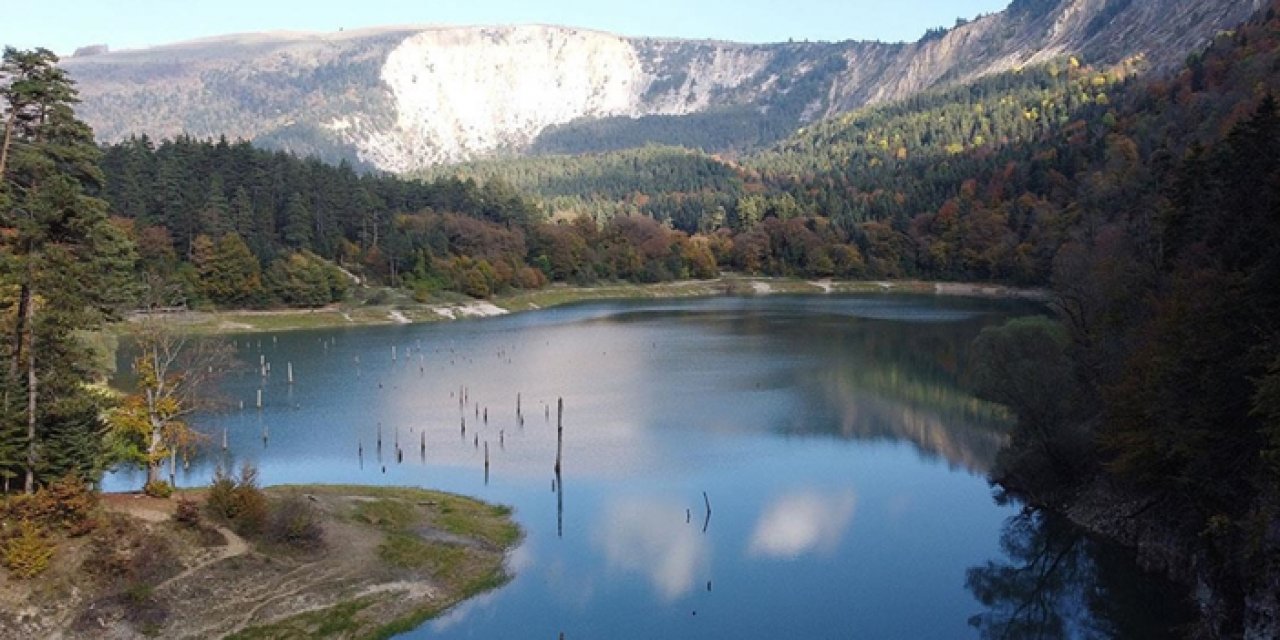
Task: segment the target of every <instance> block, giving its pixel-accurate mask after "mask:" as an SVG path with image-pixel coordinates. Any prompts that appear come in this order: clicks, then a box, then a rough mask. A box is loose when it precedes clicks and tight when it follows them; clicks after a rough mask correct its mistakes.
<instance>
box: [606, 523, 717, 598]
mask: <svg viewBox="0 0 1280 640" xmlns="http://www.w3.org/2000/svg"><path fill="white" fill-rule="evenodd" d="M594 542H595V544H596V545H597V546H598V547H599V549H600V550H601V552H602V553H603V554H604V557H605V560H606V561H607V563H608V567H609V569H610V570H611V571H622V572H626V573H635V574H640V575H643V576H644V577H645V578H646V579H647V580H648V581H649V584H650V585H651V586H652V588H653V591H654V593H655V594H656V595H658V596H659V597H660V598H661V599H662V600H663V601H666V602H671V601H674V600H676V599H678V598H680V597H681V596H683V595H685V594H687V593H689V592H691V591H693V589H694V587H695V586H696V585H697V584H699V583H702V582H705V581H706V576H707V575H708V574H709V570H710V567H711V545H710V543H709V542H708V541H707V537H706V536H705V535H703V533H702V532H701V530H700V529H698V528H697V527H696V526H695V525H694V524H693V523H686V518H685V507H684V505H681V504H678V503H673V502H662V501H657V500H653V499H648V498H641V499H624V500H620V501H618V502H615V503H613V504H611V505H609V506H608V507H606V508H605V510H604V512H603V513H602V514H601V518H600V522H599V523H598V524H597V529H596V535H595V538H594Z"/></svg>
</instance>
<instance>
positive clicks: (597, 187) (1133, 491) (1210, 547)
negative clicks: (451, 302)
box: [0, 2, 1280, 636]
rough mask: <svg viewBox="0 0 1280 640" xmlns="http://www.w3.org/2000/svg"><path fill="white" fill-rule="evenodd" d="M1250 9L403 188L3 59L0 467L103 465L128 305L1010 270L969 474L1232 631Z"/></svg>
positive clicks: (1262, 280) (1277, 147)
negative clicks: (1034, 288) (990, 435)
mask: <svg viewBox="0 0 1280 640" xmlns="http://www.w3.org/2000/svg"><path fill="white" fill-rule="evenodd" d="M1278 8H1280V2H1273V3H1272V4H1271V6H1270V7H1269V8H1268V9H1267V10H1265V11H1264V13H1262V14H1261V15H1259V16H1257V17H1256V18H1255V19H1254V20H1253V21H1251V22H1249V23H1247V24H1245V25H1242V26H1241V27H1240V28H1238V29H1236V30H1233V31H1231V32H1227V33H1223V34H1221V35H1220V36H1219V37H1217V38H1216V39H1215V40H1214V41H1213V43H1212V44H1211V45H1210V46H1208V47H1207V48H1206V49H1205V50H1203V51H1202V52H1199V53H1196V54H1194V55H1192V56H1191V57H1189V59H1188V60H1187V63H1186V65H1185V66H1184V67H1183V68H1182V69H1181V70H1179V71H1178V72H1177V73H1175V74H1173V75H1171V76H1167V77H1143V76H1141V75H1139V74H1137V73H1136V71H1137V70H1138V69H1140V67H1141V64H1140V61H1134V62H1133V63H1132V64H1130V65H1121V66H1119V67H1116V68H1110V69H1095V68H1091V67H1090V66H1088V65H1087V64H1084V63H1082V61H1080V60H1076V59H1064V60H1061V61H1058V62H1054V63H1050V64H1047V65H1044V66H1040V67H1035V68H1027V69H1022V70H1019V71H1015V72H1011V73H1008V74H1003V75H998V76H993V77H990V78H987V79H984V80H980V81H978V82H976V83H974V84H971V85H967V86H964V87H960V88H955V89H949V90H945V91H939V92H933V93H928V94H924V95H921V96H918V97H916V98H912V99H910V100H907V101H904V102H902V103H897V104H892V105H884V106H878V107H872V108H869V109H864V110H861V111H858V112H854V113H851V114H847V115H845V116H841V117H839V118H836V119H833V120H830V121H827V122H822V123H819V124H816V125H813V126H811V127H809V128H807V129H805V130H802V131H799V132H797V133H796V134H795V135H794V136H792V137H791V138H789V139H787V140H785V141H783V142H781V143H779V144H778V145H776V146H775V147H773V148H772V149H771V150H769V151H767V152H764V153H760V154H756V155H752V156H748V157H740V158H736V159H733V160H728V159H724V158H717V157H712V156H708V155H705V154H701V153H697V152H693V151H687V150H684V149H680V148H674V147H647V148H643V149H638V150H626V151H615V152H610V153H605V154H596V155H587V156H574V157H569V156H553V157H539V158H531V159H522V160H508V161H502V162H486V163H477V164H473V165H468V166H464V167H459V168H456V169H455V170H453V173H452V175H445V173H446V172H443V171H442V172H439V173H437V174H436V175H433V176H430V177H429V178H424V179H422V180H410V179H403V178H395V177H390V176H383V175H373V174H364V173H359V172H357V171H356V170H355V169H353V168H352V167H349V166H330V165H326V164H323V163H321V162H319V161H315V160H301V159H298V158H295V157H293V156H290V155H286V154H282V153H271V152H266V151H262V150H258V149H255V148H253V147H252V146H250V145H249V144H247V143H241V142H236V143H233V142H228V141H226V140H218V141H201V140H194V139H189V138H179V139H177V140H171V141H163V142H159V143H156V142H153V141H151V140H148V139H146V138H137V139H131V140H128V141H126V142H123V143H121V144H118V145H113V146H110V147H107V148H105V149H100V148H98V147H96V146H95V145H94V144H93V143H92V133H91V132H90V131H89V130H88V128H87V127H86V126H84V125H83V123H80V122H79V121H78V120H76V119H75V116H74V112H73V111H72V106H73V104H74V87H73V86H72V85H71V84H70V82H69V81H68V80H67V79H66V77H65V75H63V74H62V73H61V72H60V71H59V70H58V69H57V68H56V66H54V65H55V63H56V58H53V57H52V55H51V54H48V52H25V53H24V52H17V51H8V52H6V55H5V67H4V69H3V71H4V76H5V78H7V79H8V83H7V84H5V85H4V87H5V93H4V98H5V101H6V108H5V111H4V113H5V114H6V116H7V120H6V125H5V126H6V130H5V134H6V135H5V146H4V148H3V152H4V153H3V155H0V177H3V183H2V187H0V211H2V212H3V216H4V218H3V226H4V231H5V233H4V235H3V241H2V242H3V245H2V248H3V250H2V252H0V257H2V258H3V263H2V267H3V278H4V284H5V287H4V289H3V292H4V297H3V300H4V303H3V304H4V314H3V323H4V324H3V326H4V331H5V335H6V336H7V337H6V339H5V342H6V343H7V344H8V345H9V351H8V356H9V357H8V359H9V363H8V366H7V367H4V368H3V372H2V373H3V389H2V391H3V405H2V406H0V410H2V411H3V414H2V417H3V422H2V423H0V429H3V438H0V476H3V478H4V481H5V482H6V487H5V488H6V490H8V489H11V488H16V487H10V486H9V485H8V483H9V481H10V480H15V479H16V480H18V481H19V483H20V484H21V485H22V486H23V488H25V489H26V490H27V491H31V490H33V489H34V488H35V487H36V486H38V485H41V484H48V483H50V482H51V481H52V479H54V478H57V477H60V476H62V475H63V474H65V473H67V472H69V471H76V472H79V473H81V474H83V475H84V476H85V477H90V478H92V477H94V476H95V475H96V474H98V473H100V472H101V470H102V468H103V466H104V465H105V464H107V463H109V462H110V461H111V460H112V458H111V454H110V452H109V451H107V450H106V449H105V447H106V445H105V444H104V442H103V440H102V438H101V436H100V434H101V432H102V424H101V418H100V409H101V407H102V405H103V404H104V403H105V402H106V400H105V399H103V398H101V397H98V396H96V395H95V392H94V391H93V390H92V389H91V388H90V387H88V386H86V385H85V384H83V383H84V382H85V381H87V380H91V379H93V377H94V372H93V371H91V370H90V367H89V365H87V364H86V363H87V362H90V361H91V358H88V357H87V356H86V354H85V348H84V346H83V344H82V342H83V341H82V340H80V339H79V336H80V335H82V333H83V332H84V331H86V330H90V329H93V328H95V327H97V326H99V324H100V323H101V322H103V321H104V320H107V319H110V318H112V317H114V316H115V315H117V314H118V313H119V312H120V311H122V310H126V309H130V308H136V307H138V306H180V305H222V306H234V307H246V306H248V307H262V306H273V305H296V306H318V305H324V304H328V303H331V302H334V301H338V300H342V299H343V298H344V297H345V296H347V295H348V290H349V289H350V288H351V287H352V285H353V284H354V283H356V282H365V283H368V282H373V283H378V284H382V285H387V286H391V287H401V288H404V289H406V290H410V291H412V292H413V293H414V294H415V295H416V296H417V297H418V298H419V299H422V300H428V299H431V298H432V296H434V295H436V294H437V293H439V292H441V291H453V292H458V293H462V294H465V295H469V296H475V297H485V296H490V295H493V294H495V293H501V292H503V291H506V290H510V289H531V288H538V287H542V286H544V285H546V284H547V283H548V282H552V281H571V282H579V283H590V282H596V281H600V280H632V281H638V282H655V281H663V280H671V279H677V278H709V277H714V276H715V275H717V274H718V273H719V272H720V271H721V270H723V269H733V270H738V271H742V272H746V273H758V274H773V275H800V276H806V277H829V276H838V277H857V278H860V277H875V278H896V277H924V278H936V279H972V280H983V281H1000V282H1009V283H1019V284H1028V285H1039V286H1044V287H1047V288H1049V289H1050V290H1051V291H1052V294H1053V299H1054V303H1053V312H1054V313H1053V316H1054V317H1053V318H1035V319H1022V320H1018V321H1015V322H1012V323H1010V324H1008V325H1006V326H1004V327H1001V328H998V329H993V330H988V331H986V332H984V334H983V335H982V336H981V337H980V338H979V339H978V342H977V343H976V344H975V349H974V351H975V352H976V353H977V354H978V357H976V358H975V360H974V362H973V363H971V366H970V371H969V374H968V375H969V376H970V378H971V382H972V384H973V385H974V386H975V388H976V389H977V390H978V391H979V392H980V393H981V394H982V395H983V396H985V397H986V398H988V399H990V400H993V401H997V402H1000V403H1003V404H1006V405H1008V406H1010V407H1011V408H1013V409H1014V410H1015V412H1016V413H1017V414H1018V416H1019V426H1018V428H1017V430H1016V432H1015V433H1014V437H1013V440H1012V445H1011V446H1010V447H1009V448H1008V449H1007V450H1006V451H1005V452H1004V453H1003V454H1002V458H1001V463H1000V468H999V470H998V473H997V479H998V480H999V481H1001V482H1002V483H1003V484H1004V485H1005V486H1006V487H1007V488H1009V489H1010V490H1013V491H1015V492H1017V493H1019V494H1021V495H1023V496H1026V497H1027V498H1028V499H1029V500H1030V501H1032V502H1033V503H1037V504H1040V505H1045V506H1054V507H1058V508H1066V507H1069V506H1070V503H1071V501H1072V500H1073V499H1075V497H1078V496H1079V495H1082V493H1084V492H1086V491H1097V490H1101V489H1098V488H1099V487H1105V490H1106V491H1111V492H1116V493H1117V494H1118V495H1121V496H1125V497H1126V498H1125V499H1126V500H1127V501H1129V502H1136V503H1137V504H1139V507H1138V508H1137V511H1135V513H1134V517H1136V516H1137V515H1138V514H1140V513H1146V514H1149V515H1159V516H1162V517H1163V518H1164V522H1165V523H1166V524H1168V525H1169V526H1170V527H1171V528H1172V529H1173V530H1174V532H1173V534H1172V535H1174V537H1175V539H1176V540H1178V541H1179V544H1182V545H1183V546H1184V547H1185V548H1186V549H1188V553H1189V554H1191V555H1192V556H1193V557H1194V558H1195V562H1194V563H1192V566H1193V567H1194V570H1195V571H1199V572H1200V573H1197V574H1195V575H1191V576H1187V575H1184V576H1183V577H1184V578H1188V579H1192V580H1202V581H1205V582H1206V583H1208V584H1210V585H1212V587H1213V589H1214V591H1215V594H1216V596H1215V597H1216V600H1215V606H1217V607H1219V608H1218V609H1217V611H1218V613H1217V614H1215V615H1217V617H1215V618H1213V619H1210V620H1207V622H1206V623H1207V624H1209V625H1212V626H1214V628H1215V632H1216V633H1220V634H1223V635H1227V636H1235V635H1239V634H1240V633H1241V632H1242V628H1243V625H1245V624H1247V622H1248V618H1249V616H1250V615H1252V614H1251V613H1250V612H1251V611H1252V610H1253V609H1250V607H1251V606H1252V607H1255V608H1256V607H1257V605H1256V604H1254V605H1250V604H1249V602H1256V600H1257V594H1266V593H1271V594H1273V595H1272V596H1271V597H1272V598H1273V599H1274V597H1275V596H1274V594H1275V593H1277V592H1280V588H1277V583H1276V581H1277V576H1280V560H1278V559H1277V558H1278V557H1280V556H1277V549H1280V524H1278V523H1280V323H1278V322H1277V321H1276V318H1277V317H1280V315H1278V314H1280V106H1278V102H1277V99H1276V97H1275V96H1276V94H1277V93H1280V71H1278V70H1280V35H1278V34H1280V15H1278ZM1169 569H1170V570H1171V571H1174V572H1177V569H1176V568H1175V567H1169ZM1273 604H1274V603H1273Z"/></svg>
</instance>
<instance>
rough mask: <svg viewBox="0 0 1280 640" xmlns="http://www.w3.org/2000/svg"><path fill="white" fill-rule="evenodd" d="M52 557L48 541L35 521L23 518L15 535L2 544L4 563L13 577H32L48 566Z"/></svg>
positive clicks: (51, 545)
mask: <svg viewBox="0 0 1280 640" xmlns="http://www.w3.org/2000/svg"><path fill="white" fill-rule="evenodd" d="M51 558H53V544H52V543H50V542H49V541H48V540H47V539H46V538H45V537H44V535H43V534H42V533H41V531H40V527H38V526H37V525H36V524H35V523H33V522H31V521H30V520H23V521H22V524H21V525H20V532H19V533H18V535H17V537H15V538H13V539H12V540H9V542H8V543H6V544H5V546H4V565H5V567H7V568H8V569H9V572H10V573H12V574H13V576H14V577H15V578H18V579H21V580H26V579H27V578H34V577H35V576H38V575H40V574H41V573H43V572H44V570H45V569H48V568H49V560H50V559H51Z"/></svg>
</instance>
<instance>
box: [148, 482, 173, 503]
mask: <svg viewBox="0 0 1280 640" xmlns="http://www.w3.org/2000/svg"><path fill="white" fill-rule="evenodd" d="M142 493H144V494H146V495H148V496H151V497H152V498H162V499H165V500H167V499H168V498H169V496H172V495H173V485H171V484H169V483H168V482H165V481H164V480H150V481H148V482H147V484H145V485H143V486H142Z"/></svg>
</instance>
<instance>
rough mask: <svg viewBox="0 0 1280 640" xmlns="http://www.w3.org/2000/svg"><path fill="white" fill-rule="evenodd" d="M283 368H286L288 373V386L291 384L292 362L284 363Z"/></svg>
mask: <svg viewBox="0 0 1280 640" xmlns="http://www.w3.org/2000/svg"><path fill="white" fill-rule="evenodd" d="M285 367H286V368H287V370H288V372H289V384H293V363H292V362H286V363H285Z"/></svg>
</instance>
